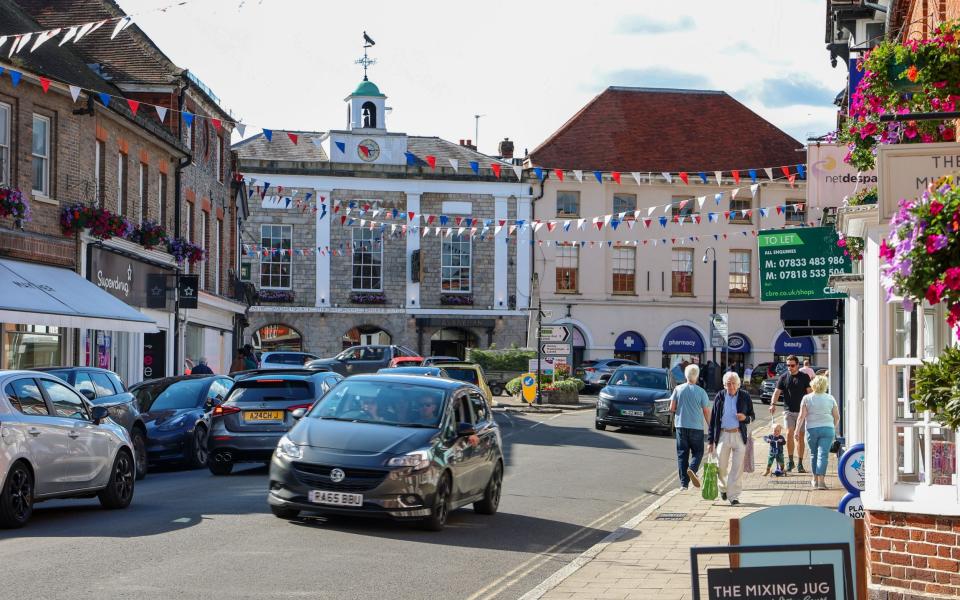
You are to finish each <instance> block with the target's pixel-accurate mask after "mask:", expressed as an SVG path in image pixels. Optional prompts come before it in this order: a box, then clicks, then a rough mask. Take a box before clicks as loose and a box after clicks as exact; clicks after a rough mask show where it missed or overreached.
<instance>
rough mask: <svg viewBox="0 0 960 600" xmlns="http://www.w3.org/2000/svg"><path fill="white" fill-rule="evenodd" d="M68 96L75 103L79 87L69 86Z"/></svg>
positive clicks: (78, 94)
mask: <svg viewBox="0 0 960 600" xmlns="http://www.w3.org/2000/svg"><path fill="white" fill-rule="evenodd" d="M70 96H71V97H73V101H74V102H76V101H77V98H79V97H80V86H78V85H71V86H70Z"/></svg>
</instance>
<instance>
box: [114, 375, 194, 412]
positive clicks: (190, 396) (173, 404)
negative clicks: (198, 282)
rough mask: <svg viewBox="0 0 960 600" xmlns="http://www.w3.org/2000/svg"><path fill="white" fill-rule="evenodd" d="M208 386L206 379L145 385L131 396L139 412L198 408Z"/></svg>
mask: <svg viewBox="0 0 960 600" xmlns="http://www.w3.org/2000/svg"><path fill="white" fill-rule="evenodd" d="M209 384H210V382H209V381H208V380H207V378H202V379H182V380H180V381H173V382H170V381H164V382H157V383H147V384H144V385H141V386H139V387H137V388H136V389H135V390H133V395H134V396H135V397H136V399H137V405H138V406H139V407H140V412H147V411H151V410H180V409H184V408H198V407H200V406H203V392H204V390H205V389H206V387H207V385H209Z"/></svg>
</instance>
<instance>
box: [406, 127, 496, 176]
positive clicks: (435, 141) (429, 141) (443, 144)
mask: <svg viewBox="0 0 960 600" xmlns="http://www.w3.org/2000/svg"><path fill="white" fill-rule="evenodd" d="M407 151H408V152H412V153H413V154H414V156H416V157H418V158H420V159H423V157H424V156H436V157H437V166H438V167H441V166H443V167H448V166H449V164H450V163H448V162H447V159H449V158H452V159H455V160H458V161H460V168H461V169H469V168H470V164H469V163H470V162H471V161H475V162H478V163H480V168H481V169H489V168H490V165H491V164H492V163H499V164H501V165H503V166H504V167H506V168H509V164H508V163H505V162H503V161H500V160H497V159H495V158H492V157H490V156H487V155H486V154H481V153H480V152H477V151H476V150H472V149H470V148H467V147H466V146H461V145H460V144H455V143H453V142H448V141H447V140H444V139H441V138H438V137H425V136H415V135H411V136H409V137H407ZM424 164H425V163H424Z"/></svg>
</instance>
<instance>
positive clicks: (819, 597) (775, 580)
mask: <svg viewBox="0 0 960 600" xmlns="http://www.w3.org/2000/svg"><path fill="white" fill-rule="evenodd" d="M707 586H708V592H707V596H708V597H709V598H710V600H733V599H736V600H772V599H776V600H836V599H837V591H836V589H835V580H834V576H833V565H784V566H776V567H743V568H739V569H707Z"/></svg>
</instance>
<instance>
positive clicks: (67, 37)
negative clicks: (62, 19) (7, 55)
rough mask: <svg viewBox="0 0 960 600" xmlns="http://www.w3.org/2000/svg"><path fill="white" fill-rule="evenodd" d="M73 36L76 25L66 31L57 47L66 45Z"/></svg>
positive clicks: (75, 31)
mask: <svg viewBox="0 0 960 600" xmlns="http://www.w3.org/2000/svg"><path fill="white" fill-rule="evenodd" d="M75 35H77V26H76V25H74V26H73V27H71V28H70V29H68V30H67V32H66V33H65V34H63V38H62V39H61V40H60V43H59V44H58V45H59V46H62V45H64V44H66V43H67V42H69V41H70V40H71V39H73V36H75ZM0 46H3V44H2V43H0Z"/></svg>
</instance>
